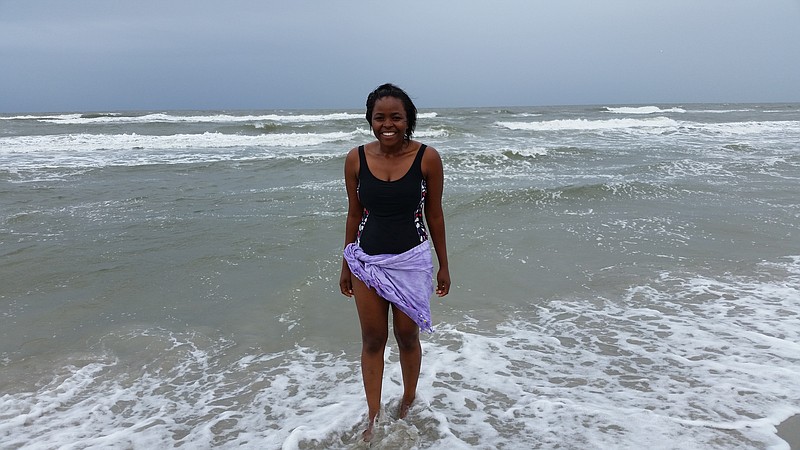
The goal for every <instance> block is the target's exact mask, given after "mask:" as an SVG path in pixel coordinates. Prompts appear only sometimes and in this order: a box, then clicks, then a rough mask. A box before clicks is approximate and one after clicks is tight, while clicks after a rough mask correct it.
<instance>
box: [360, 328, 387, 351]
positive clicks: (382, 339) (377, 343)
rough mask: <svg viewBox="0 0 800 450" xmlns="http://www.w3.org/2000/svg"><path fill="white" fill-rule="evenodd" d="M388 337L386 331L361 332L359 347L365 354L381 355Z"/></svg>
mask: <svg viewBox="0 0 800 450" xmlns="http://www.w3.org/2000/svg"><path fill="white" fill-rule="evenodd" d="M388 335H389V333H388V331H379V330H362V332H361V346H362V348H363V349H364V351H365V352H367V353H383V351H384V349H385V348H386V341H387V340H388V337H389V336H388Z"/></svg>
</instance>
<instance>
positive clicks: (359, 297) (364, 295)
mask: <svg viewBox="0 0 800 450" xmlns="http://www.w3.org/2000/svg"><path fill="white" fill-rule="evenodd" d="M353 294H354V296H355V299H356V300H355V302H356V309H358V320H359V322H360V323H361V334H362V335H363V336H365V337H366V336H372V337H379V336H384V339H385V336H388V332H389V305H390V303H389V302H388V301H386V300H384V299H383V298H382V297H381V296H379V295H378V293H377V292H375V290H374V289H370V288H369V287H367V285H366V284H364V282H363V281H361V280H359V279H358V278H356V277H355V276H354V277H353Z"/></svg>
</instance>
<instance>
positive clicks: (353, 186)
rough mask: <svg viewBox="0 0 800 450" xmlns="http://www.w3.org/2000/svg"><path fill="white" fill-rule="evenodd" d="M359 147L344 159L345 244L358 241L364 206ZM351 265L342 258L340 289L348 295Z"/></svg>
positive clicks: (351, 286)
mask: <svg viewBox="0 0 800 450" xmlns="http://www.w3.org/2000/svg"><path fill="white" fill-rule="evenodd" d="M358 170H359V160H358V149H357V148H354V149H352V150H350V152H349V153H348V154H347V158H346V159H345V161H344V183H345V187H346V188H347V221H346V222H345V226H344V245H345V247H346V246H347V244H350V243H351V242H355V241H356V234H357V233H358V224H359V222H361V214H362V211H363V209H364V208H363V207H362V206H361V201H360V200H359V199H358ZM350 276H351V274H350V267H349V266H348V265H347V261H345V260H344V258H342V273H341V275H340V276H339V289H341V291H342V294H343V295H346V296H348V297H352V295H353V282H352V280H351V278H350Z"/></svg>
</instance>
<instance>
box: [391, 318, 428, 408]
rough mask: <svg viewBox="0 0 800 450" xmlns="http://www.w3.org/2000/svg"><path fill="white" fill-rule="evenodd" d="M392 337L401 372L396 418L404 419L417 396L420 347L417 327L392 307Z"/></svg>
mask: <svg viewBox="0 0 800 450" xmlns="http://www.w3.org/2000/svg"><path fill="white" fill-rule="evenodd" d="M392 317H393V319H394V337H395V339H397V347H398V348H399V349H400V368H401V369H402V371H403V399H402V400H401V401H400V410H399V411H398V417H400V418H401V419H402V418H405V416H406V414H408V410H409V408H411V404H412V403H414V399H415V398H416V396H417V381H419V370H420V366H421V365H422V346H421V345H420V343H419V327H418V326H417V324H416V323H415V322H414V321H413V320H411V318H409V317H408V316H407V315H406V314H405V313H403V312H402V311H400V310H399V309H397V307H396V306H394V305H392Z"/></svg>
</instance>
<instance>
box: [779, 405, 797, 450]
mask: <svg viewBox="0 0 800 450" xmlns="http://www.w3.org/2000/svg"><path fill="white" fill-rule="evenodd" d="M777 428H778V437H780V438H781V439H783V440H784V441H786V442H788V443H789V448H790V449H791V450H800V414H795V415H793V416H792V417H789V418H788V419H786V420H784V421H783V422H781V423H780V425H778V426H777Z"/></svg>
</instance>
